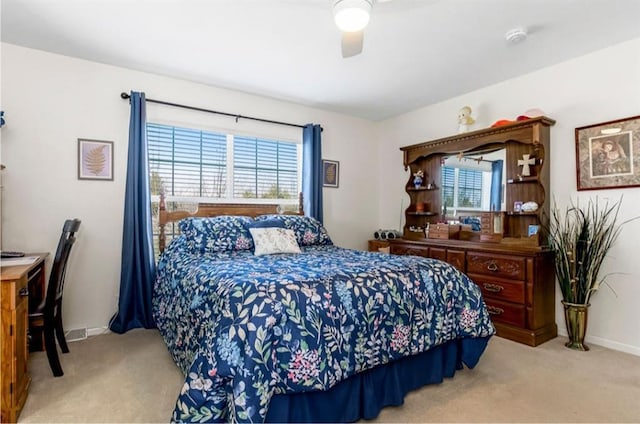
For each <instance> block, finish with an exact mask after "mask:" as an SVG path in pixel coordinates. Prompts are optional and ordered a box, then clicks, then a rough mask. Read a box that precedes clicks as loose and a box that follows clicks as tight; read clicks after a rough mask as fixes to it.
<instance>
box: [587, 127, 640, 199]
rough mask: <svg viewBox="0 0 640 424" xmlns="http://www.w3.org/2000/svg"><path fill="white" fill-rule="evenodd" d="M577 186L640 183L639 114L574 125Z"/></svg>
mask: <svg viewBox="0 0 640 424" xmlns="http://www.w3.org/2000/svg"><path fill="white" fill-rule="evenodd" d="M575 138H576V178H577V186H578V190H602V189H612V188H628V187H640V116H632V117H629V118H622V119H617V120H614V121H608V122H602V123H600V124H594V125H587V126H584V127H580V128H576V129H575Z"/></svg>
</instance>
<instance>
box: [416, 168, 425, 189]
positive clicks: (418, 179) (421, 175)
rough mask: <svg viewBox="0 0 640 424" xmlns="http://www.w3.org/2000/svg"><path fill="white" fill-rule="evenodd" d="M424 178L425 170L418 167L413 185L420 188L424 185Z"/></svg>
mask: <svg viewBox="0 0 640 424" xmlns="http://www.w3.org/2000/svg"><path fill="white" fill-rule="evenodd" d="M423 178H424V172H423V171H422V169H418V170H417V171H416V172H414V174H413V185H414V186H415V188H418V187H420V186H421V185H422V179H423Z"/></svg>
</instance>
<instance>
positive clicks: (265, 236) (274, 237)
mask: <svg viewBox="0 0 640 424" xmlns="http://www.w3.org/2000/svg"><path fill="white" fill-rule="evenodd" d="M249 232H251V237H253V244H254V245H255V253H254V254H255V255H256V256H261V255H271V254H273V253H300V246H298V242H297V241H296V234H295V233H294V232H293V230H290V229H288V228H274V227H270V228H249Z"/></svg>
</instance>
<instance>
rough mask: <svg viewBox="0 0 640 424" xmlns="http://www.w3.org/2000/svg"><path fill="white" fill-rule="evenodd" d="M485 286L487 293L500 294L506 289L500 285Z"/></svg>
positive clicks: (486, 284)
mask: <svg viewBox="0 0 640 424" xmlns="http://www.w3.org/2000/svg"><path fill="white" fill-rule="evenodd" d="M483 286H484V289H485V290H486V291H488V292H491V293H500V292H501V291H502V290H504V287H502V286H500V285H498V284H491V283H484V285H483Z"/></svg>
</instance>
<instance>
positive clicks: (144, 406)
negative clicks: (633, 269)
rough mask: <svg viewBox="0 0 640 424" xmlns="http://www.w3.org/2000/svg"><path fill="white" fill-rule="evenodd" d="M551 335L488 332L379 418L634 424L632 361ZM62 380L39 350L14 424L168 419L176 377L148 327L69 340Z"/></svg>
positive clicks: (637, 392) (637, 378)
mask: <svg viewBox="0 0 640 424" xmlns="http://www.w3.org/2000/svg"><path fill="white" fill-rule="evenodd" d="M563 342H564V339H562V338H557V339H555V340H552V341H550V342H547V343H545V344H543V345H541V346H538V347H536V348H531V347H528V346H524V345H521V344H518V343H514V342H511V341H508V340H505V339H501V338H499V337H494V338H493V339H492V340H491V342H490V343H489V347H488V348H487V352H486V353H485V355H484V356H483V357H482V358H481V360H480V363H479V364H478V366H477V367H476V368H475V369H473V370H468V369H465V370H464V371H460V372H458V373H457V374H456V376H455V377H454V378H453V379H448V380H445V382H444V383H442V384H438V385H433V386H427V387H424V388H422V389H420V390H417V391H415V392H412V393H410V394H409V395H408V396H407V398H406V399H405V404H404V405H403V406H400V407H389V408H386V409H384V410H383V411H382V413H381V414H380V416H379V417H378V419H377V420H376V421H380V422H428V421H431V422H640V357H637V356H633V355H628V354H625V353H620V352H616V351H613V350H609V349H605V348H602V347H599V346H596V345H592V346H591V348H592V350H591V351H590V352H586V353H585V352H575V351H571V350H569V349H566V348H565V347H564V346H563ZM69 347H70V349H71V352H70V353H68V354H65V355H62V357H61V360H62V366H63V369H64V371H65V375H64V377H61V378H54V377H53V376H52V374H51V371H50V370H49V365H48V363H47V358H46V355H45V353H44V352H38V353H35V354H33V355H32V356H31V359H30V363H29V366H30V369H31V375H32V379H33V381H32V384H31V391H30V394H29V398H28V399H27V403H26V405H25V408H24V410H23V411H22V414H21V415H20V418H19V422H25V423H27V422H31V423H33V422H77V423H79V422H168V421H169V418H170V417H171V412H172V410H173V406H174V403H175V400H176V397H177V395H178V392H179V391H180V388H181V386H182V382H183V376H182V374H181V372H180V371H179V370H178V368H177V367H176V366H175V365H174V363H173V361H172V360H171V357H170V356H169V353H168V352H167V349H166V347H165V345H164V343H163V342H162V339H161V337H160V335H159V334H158V332H157V331H155V330H134V331H130V332H129V333H127V334H125V335H116V334H106V335H102V336H96V337H91V338H89V339H88V340H85V341H81V342H75V343H70V346H69Z"/></svg>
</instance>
